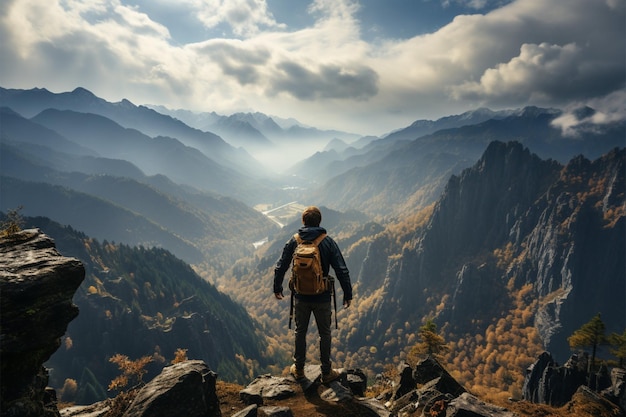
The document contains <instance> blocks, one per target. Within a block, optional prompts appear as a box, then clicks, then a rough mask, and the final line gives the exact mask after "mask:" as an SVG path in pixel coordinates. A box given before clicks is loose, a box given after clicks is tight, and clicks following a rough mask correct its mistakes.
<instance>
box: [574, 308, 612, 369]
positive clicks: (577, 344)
mask: <svg viewBox="0 0 626 417" xmlns="http://www.w3.org/2000/svg"><path fill="white" fill-rule="evenodd" d="M604 331H605V326H604V322H603V321H602V319H601V318H600V313H598V314H596V315H595V316H594V317H593V318H592V319H591V320H590V321H589V322H588V323H585V324H583V325H582V326H581V328H580V329H578V330H576V331H574V333H573V334H572V335H571V336H570V337H568V338H567V341H568V342H569V346H570V347H571V348H572V349H575V348H583V349H584V348H591V361H590V362H589V365H588V368H587V373H588V374H589V375H591V373H592V371H593V370H594V369H595V360H596V350H597V349H598V346H600V345H603V344H606V343H607V342H608V340H607V337H606V336H605V334H604Z"/></svg>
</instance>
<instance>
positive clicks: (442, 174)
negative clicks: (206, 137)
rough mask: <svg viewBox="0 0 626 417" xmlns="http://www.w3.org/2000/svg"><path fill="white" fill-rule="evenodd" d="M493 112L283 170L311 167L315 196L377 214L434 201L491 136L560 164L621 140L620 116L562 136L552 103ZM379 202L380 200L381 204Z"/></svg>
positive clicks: (625, 132) (625, 130)
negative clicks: (410, 137) (545, 106)
mask: <svg viewBox="0 0 626 417" xmlns="http://www.w3.org/2000/svg"><path fill="white" fill-rule="evenodd" d="M509 113H510V114H509ZM469 114H471V112H469V113H466V114H465V115H464V116H463V115H462V117H456V118H455V117H450V118H446V119H447V121H445V123H449V122H452V121H453V123H455V124H462V123H463V122H462V121H463V120H468V119H470V117H469V116H468V115H469ZM486 114H489V113H487V112H484V111H480V112H478V116H477V117H478V119H481V118H483V117H486ZM498 115H499V116H498V117H497V118H493V119H489V120H486V121H483V122H481V123H478V124H468V125H463V126H462V127H457V128H448V129H443V130H438V131H436V132H434V133H430V134H427V135H425V136H421V137H418V138H416V139H413V140H407V139H402V137H408V135H413V134H414V132H415V131H414V130H411V129H409V130H408V132H409V133H406V134H402V135H398V136H393V137H392V136H391V135H390V136H388V137H385V138H382V139H379V140H375V141H372V142H370V143H369V144H368V145H366V146H365V147H363V148H361V149H359V150H355V149H354V148H348V149H346V150H345V151H344V152H343V153H335V152H321V153H319V154H317V155H315V158H314V159H313V158H311V159H310V160H309V161H303V162H302V163H300V164H298V165H297V166H296V167H294V169H293V170H291V171H290V172H291V173H293V174H295V173H297V172H302V173H305V172H315V171H314V167H316V166H317V167H318V171H319V172H322V173H323V175H321V178H319V179H320V180H321V182H320V184H319V186H318V188H317V189H316V191H315V192H314V193H313V195H314V197H315V200H316V201H321V202H322V203H323V204H325V205H327V206H329V207H333V208H335V209H338V210H346V209H348V208H351V207H360V208H361V209H362V210H364V211H366V212H369V213H370V214H375V215H381V214H389V213H392V214H393V213H398V212H406V210H411V207H415V205H416V204H417V206H418V207H424V206H426V205H428V204H430V203H432V202H434V201H435V200H436V199H437V198H438V196H439V195H440V193H441V192H442V190H443V186H444V185H445V183H446V181H447V179H448V177H449V176H450V175H451V174H459V173H460V172H461V170H462V169H464V168H467V167H470V166H471V165H472V164H473V163H474V162H476V161H477V160H478V159H479V158H480V156H481V154H482V153H483V152H484V150H485V149H486V148H487V146H488V145H489V143H490V142H492V141H494V140H499V141H504V142H506V141H517V142H520V143H521V144H523V145H524V146H527V147H528V148H530V149H531V150H532V152H534V153H536V154H537V155H538V156H540V157H541V158H545V159H555V160H557V161H560V162H562V163H566V162H567V161H569V160H570V159H571V158H573V157H575V156H576V155H579V154H582V155H585V156H586V157H588V158H592V159H593V158H598V157H599V156H601V155H602V154H604V153H606V152H608V151H610V150H611V149H612V148H614V147H622V146H624V145H626V143H625V141H624V137H626V122H625V121H619V122H615V123H611V124H607V125H606V126H604V128H603V129H593V130H592V129H589V130H588V131H586V132H585V133H584V134H582V135H580V136H576V137H569V136H565V135H563V132H562V131H561V129H559V128H558V127H555V126H553V124H552V122H553V121H554V120H555V119H556V118H557V117H558V116H559V115H561V113H560V112H559V111H556V110H554V109H541V108H537V107H527V108H524V109H519V110H516V111H511V112H500V113H498ZM445 123H444V122H442V123H441V125H443V124H445ZM437 161H439V163H437ZM320 166H321V167H322V168H321V169H320V168H319V167H320ZM380 201H385V202H386V203H387V204H385V205H384V206H383V205H381V204H380V203H379V202H380Z"/></svg>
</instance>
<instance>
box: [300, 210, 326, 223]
mask: <svg viewBox="0 0 626 417" xmlns="http://www.w3.org/2000/svg"><path fill="white" fill-rule="evenodd" d="M321 222H322V212H321V211H320V209H318V208H317V207H315V206H309V207H307V208H305V209H304V211H303V212H302V223H304V225H305V226H319V225H320V223H321Z"/></svg>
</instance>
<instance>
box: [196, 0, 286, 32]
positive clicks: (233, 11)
mask: <svg viewBox="0 0 626 417" xmlns="http://www.w3.org/2000/svg"><path fill="white" fill-rule="evenodd" d="M192 4H194V5H195V7H196V8H197V10H198V18H199V20H200V21H201V22H202V23H203V24H204V25H205V26H206V27H208V28H213V27H216V26H218V25H219V24H221V23H226V24H228V25H229V26H230V28H231V29H232V31H233V33H234V34H235V35H238V36H244V37H250V36H253V35H256V34H258V33H259V32H260V31H261V30H262V29H267V28H273V29H284V28H285V25H284V24H279V23H277V22H276V21H275V20H274V17H273V16H272V14H271V13H270V12H269V10H268V7H267V2H266V1H265V0H202V1H194V2H193V3H192Z"/></svg>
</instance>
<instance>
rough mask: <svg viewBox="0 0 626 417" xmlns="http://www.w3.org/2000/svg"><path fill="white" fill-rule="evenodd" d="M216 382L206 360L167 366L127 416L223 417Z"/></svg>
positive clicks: (146, 388) (125, 416) (141, 392)
mask: <svg viewBox="0 0 626 417" xmlns="http://www.w3.org/2000/svg"><path fill="white" fill-rule="evenodd" d="M216 379H217V374H216V373H215V372H213V371H211V370H210V369H209V367H208V366H207V365H206V364H205V363H204V362H203V361H199V360H189V361H184V362H179V363H177V364H174V365H171V366H167V367H165V368H163V371H162V372H161V373H160V374H159V375H158V376H156V377H155V378H154V379H153V380H152V381H150V382H149V383H147V384H146V385H145V386H144V387H143V388H141V390H139V392H138V393H137V396H136V397H135V399H134V400H133V402H132V403H131V405H130V407H129V408H128V409H127V410H126V412H125V413H124V417H148V416H150V417H161V416H162V417H171V416H185V417H221V412H220V404H219V399H218V398H217V393H216V391H215V381H216Z"/></svg>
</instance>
